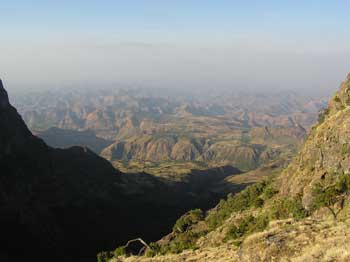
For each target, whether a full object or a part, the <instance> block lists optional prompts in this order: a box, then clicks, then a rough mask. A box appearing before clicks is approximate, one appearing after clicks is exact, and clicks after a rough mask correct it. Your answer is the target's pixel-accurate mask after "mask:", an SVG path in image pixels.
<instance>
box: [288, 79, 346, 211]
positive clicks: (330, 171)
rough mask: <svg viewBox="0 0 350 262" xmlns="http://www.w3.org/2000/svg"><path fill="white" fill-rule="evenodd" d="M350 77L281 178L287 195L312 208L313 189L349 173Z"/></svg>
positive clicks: (331, 101)
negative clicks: (319, 184)
mask: <svg viewBox="0 0 350 262" xmlns="http://www.w3.org/2000/svg"><path fill="white" fill-rule="evenodd" d="M349 106H350V75H349V76H348V77H347V79H346V80H345V81H344V82H343V83H342V84H341V86H340V89H339V91H338V92H337V93H336V94H335V96H334V97H333V98H332V99H331V100H330V102H329V106H328V108H327V109H326V110H325V111H324V113H323V114H322V115H321V116H320V123H319V124H317V125H316V126H314V128H313V129H312V130H311V132H310V135H309V137H308V139H307V141H306V143H305V145H304V147H303V149H302V150H301V151H300V153H299V155H298V156H297V157H296V158H295V159H294V161H293V163H291V165H290V166H289V167H288V168H287V169H286V170H285V171H284V172H283V174H282V176H281V190H282V193H283V194H285V195H288V194H290V195H293V196H295V195H297V194H302V195H303V204H304V205H305V206H306V207H308V208H309V207H310V205H311V203H312V188H313V186H314V185H315V184H316V183H318V182H320V181H322V180H330V179H332V178H336V177H337V175H339V174H342V173H345V174H349V173H350V157H349V153H350V107H349Z"/></svg>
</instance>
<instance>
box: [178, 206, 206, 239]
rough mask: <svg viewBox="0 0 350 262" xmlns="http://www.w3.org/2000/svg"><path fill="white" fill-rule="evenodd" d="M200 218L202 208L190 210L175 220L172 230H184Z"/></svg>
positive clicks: (201, 216) (201, 217)
mask: <svg viewBox="0 0 350 262" xmlns="http://www.w3.org/2000/svg"><path fill="white" fill-rule="evenodd" d="M202 219H203V211H202V210H200V209H195V210H191V211H189V212H187V213H186V214H185V215H183V216H182V217H180V218H179V219H178V220H177V221H176V223H175V225H174V227H173V232H177V233H182V232H185V231H186V230H187V229H188V228H189V227H190V226H191V225H193V224H195V223H197V222H198V221H200V220H202Z"/></svg>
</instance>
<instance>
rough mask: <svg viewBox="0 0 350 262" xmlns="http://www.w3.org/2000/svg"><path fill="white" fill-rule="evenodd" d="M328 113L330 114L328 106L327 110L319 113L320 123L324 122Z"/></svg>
mask: <svg viewBox="0 0 350 262" xmlns="http://www.w3.org/2000/svg"><path fill="white" fill-rule="evenodd" d="M328 114H329V109H328V108H326V109H325V110H322V111H321V112H320V113H319V115H318V123H319V124H322V123H323V122H324V121H325V119H326V117H327V116H328Z"/></svg>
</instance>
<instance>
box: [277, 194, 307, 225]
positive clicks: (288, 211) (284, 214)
mask: <svg viewBox="0 0 350 262" xmlns="http://www.w3.org/2000/svg"><path fill="white" fill-rule="evenodd" d="M308 215H309V214H308V211H307V210H306V209H305V208H304V207H303V205H302V202H301V197H297V198H283V199H279V200H276V201H275V202H274V204H273V205H272V207H271V217H272V218H273V219H285V218H289V217H293V218H295V219H297V220H299V219H302V218H305V217H307V216H308Z"/></svg>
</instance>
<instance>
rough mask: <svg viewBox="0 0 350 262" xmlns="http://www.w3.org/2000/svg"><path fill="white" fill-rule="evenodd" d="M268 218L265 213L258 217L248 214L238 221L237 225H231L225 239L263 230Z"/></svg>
mask: <svg viewBox="0 0 350 262" xmlns="http://www.w3.org/2000/svg"><path fill="white" fill-rule="evenodd" d="M269 221H270V219H269V217H268V216H267V215H265V214H261V215H259V216H258V217H254V216H252V215H249V216H247V217H245V218H244V219H243V220H241V221H240V222H239V224H238V225H231V226H230V228H229V230H228V231H227V233H226V239H237V238H241V237H243V236H245V235H247V234H251V233H254V232H259V231H262V230H264V229H265V228H266V227H267V225H268V223H269Z"/></svg>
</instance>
